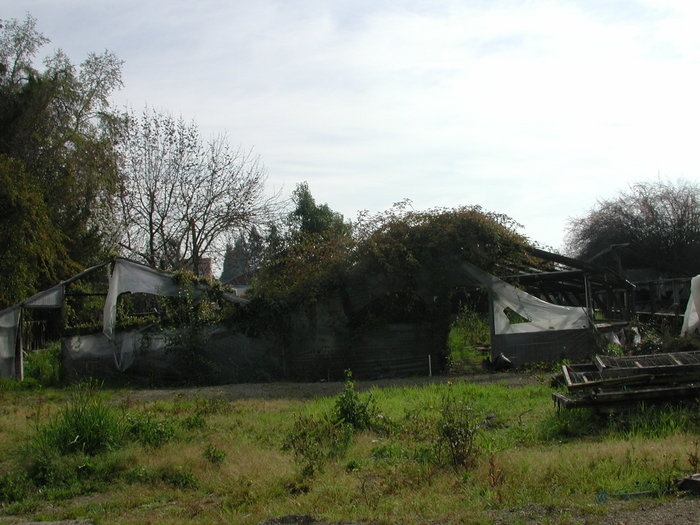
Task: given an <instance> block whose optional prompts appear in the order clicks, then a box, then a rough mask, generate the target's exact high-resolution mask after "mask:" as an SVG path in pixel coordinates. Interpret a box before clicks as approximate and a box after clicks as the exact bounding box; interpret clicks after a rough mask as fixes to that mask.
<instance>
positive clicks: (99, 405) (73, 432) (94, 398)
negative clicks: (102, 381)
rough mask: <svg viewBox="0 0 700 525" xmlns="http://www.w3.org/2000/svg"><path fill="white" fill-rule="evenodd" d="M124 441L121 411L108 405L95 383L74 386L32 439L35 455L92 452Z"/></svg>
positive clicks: (89, 454)
mask: <svg viewBox="0 0 700 525" xmlns="http://www.w3.org/2000/svg"><path fill="white" fill-rule="evenodd" d="M123 441H124V421H123V419H122V417H121V414H120V413H119V412H118V411H117V410H116V409H115V408H113V407H111V406H109V405H108V404H107V403H106V402H105V401H104V399H103V398H102V397H101V396H100V394H99V392H98V388H97V385H95V384H94V383H84V384H80V385H77V386H76V387H74V389H73V391H72V394H71V398H70V400H69V402H68V404H67V405H66V406H64V407H63V408H62V409H61V410H60V411H59V412H58V414H56V415H55V416H54V417H53V418H52V419H51V420H50V421H49V422H48V423H46V424H44V425H39V426H38V427H37V429H36V432H35V434H34V435H33V436H32V438H30V440H29V449H30V451H32V454H34V455H36V456H43V455H51V454H54V453H55V454H59V455H66V454H75V453H82V454H86V455H88V456H93V455H96V454H99V453H101V452H105V451H108V450H114V449H116V448H118V447H119V446H120V445H121V444H122V443H123Z"/></svg>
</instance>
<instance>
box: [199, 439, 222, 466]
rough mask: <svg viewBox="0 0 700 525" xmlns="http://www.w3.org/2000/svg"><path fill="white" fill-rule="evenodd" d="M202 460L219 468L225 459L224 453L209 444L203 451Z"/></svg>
mask: <svg viewBox="0 0 700 525" xmlns="http://www.w3.org/2000/svg"><path fill="white" fill-rule="evenodd" d="M204 458H205V459H206V460H207V461H209V462H210V463H211V464H213V465H216V466H220V465H221V464H222V463H223V462H224V460H225V459H226V451H224V450H221V449H220V448H218V447H216V446H215V445H212V444H211V443H209V444H207V446H206V448H205V449H204Z"/></svg>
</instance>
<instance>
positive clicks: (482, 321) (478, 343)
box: [447, 306, 491, 373]
mask: <svg viewBox="0 0 700 525" xmlns="http://www.w3.org/2000/svg"><path fill="white" fill-rule="evenodd" d="M490 340H491V331H490V328H489V323H488V320H487V319H486V318H484V316H482V315H480V314H478V313H477V312H475V311H473V310H472V309H471V308H469V307H468V306H465V307H464V308H462V310H461V311H460V313H459V315H458V317H457V319H456V320H455V321H454V323H452V326H451V327H450V332H449V334H448V336H447V349H448V353H449V355H448V367H449V369H450V370H451V371H452V372H456V373H465V372H467V373H468V372H476V371H479V370H481V369H482V364H483V360H484V355H483V353H482V352H481V351H480V350H479V348H480V347H485V346H488V345H489V344H490Z"/></svg>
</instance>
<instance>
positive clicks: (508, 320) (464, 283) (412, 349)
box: [0, 254, 631, 382]
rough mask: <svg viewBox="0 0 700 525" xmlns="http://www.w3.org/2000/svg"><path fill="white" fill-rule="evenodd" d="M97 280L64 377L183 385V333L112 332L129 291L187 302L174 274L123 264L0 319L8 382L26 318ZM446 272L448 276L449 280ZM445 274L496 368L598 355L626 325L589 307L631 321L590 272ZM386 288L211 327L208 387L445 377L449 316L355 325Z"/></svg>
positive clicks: (359, 287) (348, 290)
mask: <svg viewBox="0 0 700 525" xmlns="http://www.w3.org/2000/svg"><path fill="white" fill-rule="evenodd" d="M540 255H541V254H540ZM564 262H567V263H568V262H571V261H570V260H566V261H564ZM98 271H100V272H106V274H107V282H108V287H107V290H106V292H104V293H102V294H96V295H100V296H101V297H103V305H102V320H101V321H102V322H101V324H102V327H101V328H102V329H101V331H100V330H94V329H93V330H92V331H81V332H79V333H72V334H61V359H62V364H63V367H64V372H65V374H66V376H67V379H69V380H74V379H80V378H83V377H103V378H104V377H128V378H131V379H134V378H136V379H138V378H141V379H147V380H151V381H152V380H153V379H154V377H158V376H159V375H161V374H162V375H167V374H171V373H172V371H173V370H174V369H177V375H178V377H179V378H180V379H186V378H187V375H188V373H189V372H190V370H188V365H187V364H186V363H183V362H182V361H178V360H177V359H176V357H177V354H176V353H173V352H171V351H169V347H171V346H172V337H171V335H172V333H173V330H175V331H176V330H177V329H178V328H177V327H171V329H169V330H162V329H161V330H158V331H154V330H153V327H152V326H148V325H143V326H139V327H137V328H136V329H133V328H130V327H125V328H123V329H117V327H118V326H119V323H118V316H117V310H118V305H119V304H120V303H119V298H120V297H122V296H125V295H127V294H134V295H136V294H144V295H153V296H164V297H168V296H169V297H173V296H178V295H180V294H182V293H183V286H185V285H183V284H182V283H180V282H178V280H177V279H176V278H175V276H174V275H173V274H170V273H167V272H160V271H157V270H154V269H152V268H149V267H147V266H144V265H141V264H139V263H136V262H133V261H129V260H126V259H121V258H117V259H115V260H113V261H110V262H108V263H104V264H101V265H98V266H95V267H92V268H89V269H87V270H85V271H84V272H81V273H80V274H78V275H76V276H74V277H72V278H71V279H69V280H66V281H63V282H61V283H59V284H57V285H56V286H54V287H52V288H50V289H48V290H45V291H42V292H40V293H38V294H36V295H34V296H32V297H30V298H28V299H26V300H25V301H22V302H21V303H18V304H16V305H13V306H12V307H10V308H7V309H5V310H3V311H2V312H0V367H1V368H0V371H1V373H2V377H3V378H16V379H21V378H22V375H23V364H22V363H23V352H24V351H25V350H26V348H24V345H23V337H22V330H21V329H20V326H21V319H22V312H23V311H28V310H42V309H55V310H60V309H62V308H64V305H65V301H66V297H67V295H70V293H68V294H67V292H66V290H67V289H69V288H70V285H72V284H73V283H75V282H76V281H78V280H79V279H83V278H85V277H86V276H87V275H93V274H96V272H98ZM445 274H446V272H445V273H443V274H442V275H441V277H442V278H443V279H444V277H445ZM449 274H450V277H449V278H450V280H451V286H454V287H460V288H461V289H467V290H470V291H477V292H478V293H480V294H482V295H483V296H485V297H486V298H487V301H488V315H489V319H490V326H491V354H490V358H491V359H492V360H497V359H500V358H505V359H507V360H508V362H509V363H511V364H513V365H515V366H519V365H522V364H525V363H529V362H535V361H537V362H539V361H554V360H561V359H579V358H584V357H587V356H590V355H593V354H595V353H596V351H597V350H598V348H599V344H600V342H601V339H602V338H605V337H615V336H616V335H615V334H616V333H618V332H617V330H619V329H620V328H621V327H623V326H626V322H625V320H624V319H621V320H620V322H616V323H609V322H606V323H597V322H595V321H594V310H596V309H601V308H605V307H611V305H613V307H614V308H617V311H618V317H620V318H624V317H626V316H627V315H628V313H627V312H626V311H625V310H624V309H622V308H619V306H620V305H624V304H626V299H625V298H624V294H625V293H627V292H628V291H629V290H630V288H631V287H630V285H629V283H625V282H624V281H620V280H619V279H618V280H611V279H610V278H609V276H607V275H604V276H603V277H602V278H601V277H600V276H599V275H598V276H596V275H594V274H593V273H592V272H590V271H587V269H585V268H583V269H573V270H572V269H571V268H568V269H563V270H559V271H556V272H549V273H538V274H537V275H534V274H531V275H526V274H524V273H522V272H521V273H520V274H518V275H514V276H511V278H510V280H511V281H512V282H513V283H514V284H517V285H518V286H515V285H514V284H509V283H508V282H506V280H505V278H503V279H502V278H499V277H496V276H494V275H492V274H489V273H487V272H485V271H483V270H481V269H480V268H477V267H476V266H474V265H472V264H470V263H467V262H464V263H462V264H461V265H460V267H459V268H454V269H451V271H450V272H449ZM98 275H99V274H98ZM533 281H538V282H539V283H544V284H540V285H539V286H536V287H534V288H533V287H532V285H531V284H530V289H536V290H537V291H538V292H539V293H538V295H540V296H541V297H545V298H550V299H551V302H550V301H548V300H544V299H542V298H540V297H537V296H536V295H535V294H534V293H528V291H525V289H524V288H527V286H526V285H524V284H523V283H526V284H527V283H532V282H533ZM377 283H379V284H377ZM596 283H598V286H597V288H596ZM187 286H191V285H187ZM382 286H383V285H382V284H381V279H374V280H369V279H364V280H355V281H350V282H347V283H344V285H343V289H339V290H338V291H337V293H336V294H335V295H330V296H328V297H326V298H325V299H324V300H323V301H319V302H318V303H317V304H315V305H313V307H307V308H303V309H299V310H298V311H294V312H291V313H289V314H288V318H286V319H284V320H283V319H278V320H276V321H275V322H273V323H270V325H269V326H267V327H263V329H259V330H257V331H256V332H255V333H243V332H242V331H240V330H237V329H236V328H233V327H231V326H224V325H220V326H215V327H211V328H210V329H209V332H208V333H207V342H206V345H204V348H202V353H203V358H204V359H205V360H206V362H207V364H208V370H209V371H210V372H211V374H212V377H211V379H212V380H213V381H217V382H236V381H258V380H272V379H281V378H285V379H292V380H319V379H336V378H340V377H342V374H343V372H344V370H346V369H352V370H353V372H354V373H355V374H356V376H357V377H387V376H407V375H415V374H428V373H432V372H433V371H439V370H440V368H441V366H442V363H441V361H440V359H441V358H440V354H441V349H442V348H444V346H445V340H446V334H447V331H449V325H450V322H451V319H440V320H438V321H430V322H385V323H378V324H374V325H371V326H358V325H357V324H356V323H353V322H352V319H353V315H354V313H356V312H358V311H360V310H362V309H363V308H366V307H367V304H369V303H371V301H372V300H373V297H375V296H377V295H381V294H384V293H386V290H385V289H383V288H382ZM202 290H203V289H202V287H201V285H199V287H197V286H195V288H194V289H193V296H194V299H195V300H197V296H198V294H200V293H201V292H202ZM621 294H622V295H621ZM222 296H223V297H224V299H225V300H226V301H228V302H230V303H232V304H236V305H239V307H242V308H246V306H245V305H246V303H247V301H246V299H244V298H242V297H238V296H237V295H235V294H234V293H225V292H224V293H223V295H222ZM574 296H578V297H577V298H574ZM567 297H568V299H567ZM425 300H426V302H429V301H431V300H432V301H438V300H439V299H438V298H437V297H432V298H426V299H425ZM554 301H557V302H558V303H560V304H555V303H554ZM566 303H570V304H566ZM576 303H578V304H576ZM614 305H617V306H614ZM280 326H284V327H285V329H286V332H285V334H283V335H280V333H279V327H280ZM443 353H444V351H443ZM178 367H179V369H178Z"/></svg>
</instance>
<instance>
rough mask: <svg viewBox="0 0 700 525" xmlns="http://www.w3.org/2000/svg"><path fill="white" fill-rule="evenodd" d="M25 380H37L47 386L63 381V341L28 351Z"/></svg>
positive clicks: (25, 361) (56, 384)
mask: <svg viewBox="0 0 700 525" xmlns="http://www.w3.org/2000/svg"><path fill="white" fill-rule="evenodd" d="M24 377H25V380H28V379H29V380H32V379H33V380H35V381H36V383H37V384H39V385H41V386H45V387H51V386H58V385H59V384H60V382H61V343H60V341H59V342H56V343H53V344H51V345H50V346H49V347H47V348H44V349H40V350H34V351H33V352H29V353H27V355H26V357H25V358H24Z"/></svg>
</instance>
